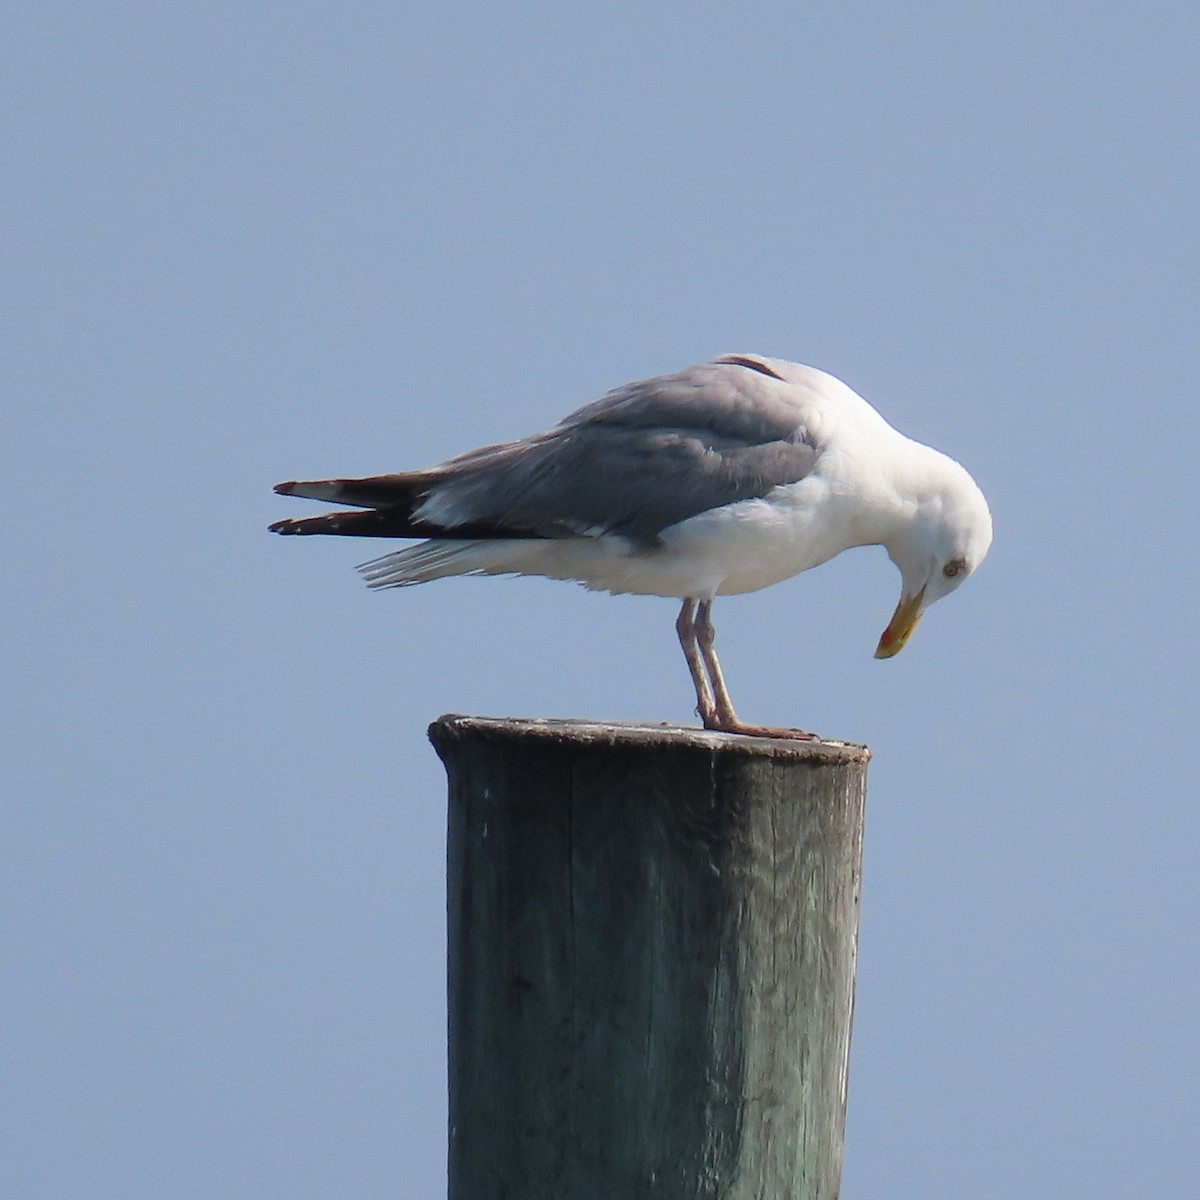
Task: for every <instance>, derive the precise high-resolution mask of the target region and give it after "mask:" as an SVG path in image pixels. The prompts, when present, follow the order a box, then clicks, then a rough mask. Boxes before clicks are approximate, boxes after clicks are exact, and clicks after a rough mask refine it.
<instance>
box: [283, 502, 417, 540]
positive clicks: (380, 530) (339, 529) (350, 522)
mask: <svg viewBox="0 0 1200 1200" xmlns="http://www.w3.org/2000/svg"><path fill="white" fill-rule="evenodd" d="M267 528H268V530H270V532H271V533H288V534H290V533H300V534H308V533H335V534H342V535H343V536H348V537H423V536H425V534H426V533H427V532H428V531H426V530H422V529H420V528H416V527H414V525H413V522H412V519H411V518H410V517H409V515H408V514H407V513H406V512H403V511H397V510H395V509H390V508H373V509H369V510H368V511H366V512H337V513H329V514H328V515H327V516H324V517H303V518H301V519H300V520H298V521H297V520H284V521H276V522H275V523H274V524H272V525H268V526H267Z"/></svg>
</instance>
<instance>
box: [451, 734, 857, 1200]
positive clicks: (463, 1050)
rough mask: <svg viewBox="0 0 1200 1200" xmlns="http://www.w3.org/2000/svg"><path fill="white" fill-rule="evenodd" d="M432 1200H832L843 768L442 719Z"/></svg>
mask: <svg viewBox="0 0 1200 1200" xmlns="http://www.w3.org/2000/svg"><path fill="white" fill-rule="evenodd" d="M429 732H430V737H431V739H432V741H433V744H434V746H435V747H436V749H437V752H438V754H439V755H440V757H441V759H442V761H443V762H444V763H445V765H446V770H447V774H448V776H449V782H450V814H449V838H448V889H449V893H448V895H449V899H448V920H449V1037H450V1046H449V1050H450V1059H449V1076H450V1154H449V1167H450V1200H641V1198H642V1197H662V1198H663V1200H701V1198H703V1200H835V1198H836V1196H837V1194H838V1184H839V1177H840V1174H841V1160H842V1132H843V1126H844V1120H845V1107H846V1066H847V1057H848V1054H849V1049H850V1023H851V1014H852V1009H853V1000H854V959H855V948H856V942H857V932H858V897H859V874H860V868H861V859H862V818H863V802H864V798H865V790H866V767H867V760H868V758H869V757H870V756H869V753H868V751H867V750H866V749H865V748H864V747H860V746H847V745H844V744H840V743H828V742H800V741H785V740H781V739H780V740H777V739H772V738H753V737H742V736H734V735H729V734H718V733H708V732H704V731H702V730H698V729H683V728H676V727H671V728H667V727H656V726H629V725H600V724H588V723H584V722H574V721H563V722H553V721H515V720H488V719H483V718H475V717H458V716H446V717H442V718H441V719H440V720H438V721H436V722H434V724H433V725H432V726H431V727H430V731H429Z"/></svg>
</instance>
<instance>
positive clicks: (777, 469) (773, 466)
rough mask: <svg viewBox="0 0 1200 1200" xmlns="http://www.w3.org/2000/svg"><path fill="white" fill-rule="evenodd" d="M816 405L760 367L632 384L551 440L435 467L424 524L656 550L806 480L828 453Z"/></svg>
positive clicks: (735, 366)
mask: <svg viewBox="0 0 1200 1200" xmlns="http://www.w3.org/2000/svg"><path fill="white" fill-rule="evenodd" d="M807 401H808V395H807V393H805V392H804V391H803V389H799V388H796V387H795V386H793V385H792V384H790V383H788V382H786V381H785V380H783V379H782V378H781V377H780V376H779V375H777V374H775V372H774V371H772V370H771V369H770V368H769V367H768V366H766V365H765V364H762V363H759V362H758V361H757V360H754V359H741V358H730V359H725V360H718V361H717V362H715V363H708V364H705V365H703V366H697V367H690V368H688V369H687V370H684V371H681V372H679V373H678V374H675V375H663V376H659V377H657V378H654V379H647V380H643V381H641V382H639V383H632V384H628V385H627V386H625V387H623V388H618V389H617V390H616V391H613V392H610V393H609V394H608V395H607V396H605V397H604V398H603V399H602V400H597V401H596V402H595V403H593V404H589V405H587V406H585V407H584V408H581V409H579V410H578V411H577V412H575V413H572V414H571V415H570V416H569V417H567V418H566V419H565V420H564V421H562V422H561V423H560V424H559V425H557V426H555V427H554V428H553V429H551V430H549V431H548V432H546V433H543V434H539V435H537V436H536V437H532V438H526V439H524V440H522V441H519V442H510V443H506V444H504V445H500V446H490V447H485V448H484V449H482V450H476V451H473V452H472V453H470V454H465V455H462V456H461V457H460V458H456V459H452V460H451V461H450V462H448V463H446V464H444V465H443V466H442V467H440V468H435V470H434V471H432V472H430V475H431V476H432V477H433V478H431V479H430V483H431V485H432V486H430V487H429V488H428V491H427V492H426V497H427V498H426V501H425V503H424V504H423V505H421V506H420V507H419V508H418V510H417V512H416V515H417V516H418V517H419V518H421V519H426V518H429V519H432V520H433V521H435V522H436V523H437V524H438V525H440V526H442V527H443V528H444V529H446V532H451V530H452V527H453V526H454V525H456V524H463V525H470V524H486V525H488V526H495V527H497V528H498V529H503V528H512V529H513V530H514V531H517V530H523V531H527V532H526V534H525V536H528V535H529V533H530V532H532V533H533V534H534V535H535V536H541V537H564V536H570V535H578V534H581V533H582V534H592V535H596V534H600V533H620V534H623V535H625V536H627V537H630V538H632V539H634V540H635V541H642V542H648V543H652V542H654V541H655V540H656V539H657V537H658V535H659V534H660V533H661V532H662V531H663V530H664V529H666V528H667V527H668V526H670V525H674V524H675V523H676V522H678V521H682V520H685V519H686V518H688V517H692V516H695V515H697V514H698V513H702V512H705V511H707V510H708V509H712V508H719V507H721V506H722V505H726V504H731V503H733V502H735V501H738V500H748V499H752V498H756V497H761V496H765V495H766V494H767V493H768V492H769V491H771V489H772V488H774V487H777V486H779V485H780V484H788V483H796V482H798V481H799V480H801V479H803V478H804V477H805V476H806V475H807V474H808V473H809V472H810V471H811V470H812V469H813V467H814V465H815V464H816V462H817V459H818V458H819V457H820V454H821V451H822V448H823V447H822V446H821V445H819V444H818V443H817V441H816V440H815V439H814V438H813V437H812V436H811V434H810V431H809V429H808V428H807V425H806V422H805V415H806V402H807ZM517 536H520V535H519V534H518V535H517Z"/></svg>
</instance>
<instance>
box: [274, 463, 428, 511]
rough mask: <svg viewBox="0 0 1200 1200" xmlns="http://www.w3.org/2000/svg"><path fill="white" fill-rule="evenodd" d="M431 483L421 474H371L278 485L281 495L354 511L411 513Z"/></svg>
mask: <svg viewBox="0 0 1200 1200" xmlns="http://www.w3.org/2000/svg"><path fill="white" fill-rule="evenodd" d="M431 482H432V480H430V479H429V478H428V477H427V476H426V474H425V473H423V472H421V471H412V472H409V473H408V474H404V475H371V476H368V477H367V478H366V479H293V480H289V481H288V482H287V483H277V484H276V485H275V491H276V492H278V493H279V495H281V496H302V497H303V498H304V499H306V500H328V501H329V502H330V503H332V504H349V505H352V506H353V507H355V508H399V509H405V510H407V511H408V512H411V511H412V510H413V508H414V507H415V506H416V505H417V504H418V503H419V502H420V500H421V499H422V498H423V493H424V492H425V490H427V489H428V487H429V485H430V483H431Z"/></svg>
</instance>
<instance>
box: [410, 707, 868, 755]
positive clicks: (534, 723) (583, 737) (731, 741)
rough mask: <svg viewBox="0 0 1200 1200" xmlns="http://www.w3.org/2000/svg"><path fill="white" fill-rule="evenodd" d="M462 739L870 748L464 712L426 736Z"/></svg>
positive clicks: (772, 750) (810, 751)
mask: <svg viewBox="0 0 1200 1200" xmlns="http://www.w3.org/2000/svg"><path fill="white" fill-rule="evenodd" d="M467 738H487V739H496V740H508V739H512V738H530V739H535V740H538V741H545V742H550V743H557V744H559V745H574V746H627V747H630V748H633V747H638V748H641V749H649V748H653V747H664V748H665V747H667V746H670V747H673V748H675V749H679V748H682V747H689V748H694V749H703V750H708V751H709V752H710V753H713V752H719V753H722V754H737V755H748V756H751V757H757V758H776V759H793V760H794V759H800V760H808V761H810V762H841V763H853V762H866V761H868V760H869V759H870V757H871V752H870V750H869V749H867V747H866V746H860V745H857V744H855V743H853V742H838V741H830V740H828V739H824V738H811V739H800V738H783V737H749V736H747V735H746V734H740V733H719V732H717V731H715V730H711V729H701V728H699V727H698V726H695V725H667V724H662V725H653V724H644V723H639V722H635V721H584V720H576V719H563V720H552V719H549V718H545V717H532V718H531V717H468V716H462V715H461V714H459V713H446V714H445V715H443V716H440V717H438V719H437V720H436V721H434V722H433V723H432V724H431V725H430V726H429V740H430V741H431V742H433V744H434V748H435V749H438V750H439V753H440V748H441V747H442V746H443V745H449V744H451V743H454V742H460V741H463V740H465V739H467Z"/></svg>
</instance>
